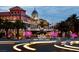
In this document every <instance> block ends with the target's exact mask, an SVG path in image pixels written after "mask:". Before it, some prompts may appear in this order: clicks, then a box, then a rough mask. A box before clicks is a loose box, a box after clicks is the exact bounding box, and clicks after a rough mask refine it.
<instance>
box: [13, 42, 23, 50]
mask: <svg viewBox="0 0 79 59" xmlns="http://www.w3.org/2000/svg"><path fill="white" fill-rule="evenodd" d="M21 45H24V43H22V44H17V45H14V46H13V49H14V50H17V51H22V50H21V49H19V48H17V47H18V46H21Z"/></svg>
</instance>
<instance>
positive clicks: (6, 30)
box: [5, 29, 8, 38]
mask: <svg viewBox="0 0 79 59" xmlns="http://www.w3.org/2000/svg"><path fill="white" fill-rule="evenodd" d="M5 31H6V34H5V36H6V38H8V29H5Z"/></svg>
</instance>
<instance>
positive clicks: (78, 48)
mask: <svg viewBox="0 0 79 59" xmlns="http://www.w3.org/2000/svg"><path fill="white" fill-rule="evenodd" d="M64 46H65V47H69V48H75V49H79V47H75V46H70V45H64Z"/></svg>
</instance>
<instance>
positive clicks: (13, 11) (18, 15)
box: [0, 6, 30, 21]
mask: <svg viewBox="0 0 79 59" xmlns="http://www.w3.org/2000/svg"><path fill="white" fill-rule="evenodd" d="M0 18H1V19H3V20H9V21H16V20H22V21H28V19H30V17H29V16H28V15H26V10H24V9H22V8H20V7H18V6H15V7H12V8H10V9H9V11H8V12H0Z"/></svg>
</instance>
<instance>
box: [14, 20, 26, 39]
mask: <svg viewBox="0 0 79 59" xmlns="http://www.w3.org/2000/svg"><path fill="white" fill-rule="evenodd" d="M15 29H16V30H17V33H16V37H17V39H19V29H25V24H24V23H23V22H22V21H21V20H16V22H15Z"/></svg>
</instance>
